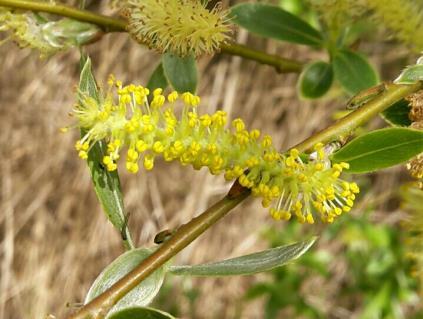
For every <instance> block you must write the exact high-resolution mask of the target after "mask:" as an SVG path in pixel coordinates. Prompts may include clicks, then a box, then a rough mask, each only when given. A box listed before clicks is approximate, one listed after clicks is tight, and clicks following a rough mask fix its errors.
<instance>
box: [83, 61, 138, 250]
mask: <svg viewBox="0 0 423 319" xmlns="http://www.w3.org/2000/svg"><path fill="white" fill-rule="evenodd" d="M81 64H83V67H82V70H81V75H80V82H79V91H80V92H81V93H85V94H88V95H89V96H90V97H92V98H94V99H96V100H97V101H99V94H98V88H97V84H96V81H95V78H94V75H93V73H92V70H91V60H90V58H88V57H87V58H86V57H83V58H81ZM85 133H86V132H84V131H81V136H84V135H85ZM105 152H106V145H105V143H104V142H101V141H100V142H97V143H96V144H95V145H94V146H93V147H92V148H91V150H90V151H89V152H88V159H87V163H88V167H89V169H90V173H91V178H92V181H93V184H94V189H95V192H96V194H97V198H98V199H99V201H100V203H101V205H102V207H103V209H104V212H105V213H106V216H107V218H108V219H109V220H110V222H111V223H112V224H113V226H114V227H116V228H117V229H118V231H119V232H122V235H123V237H124V238H123V240H124V244H125V246H126V247H127V248H131V247H133V243H132V239H131V236H130V233H129V230H128V227H127V225H126V218H125V210H124V206H123V197H122V190H121V186H120V181H119V175H118V173H117V171H114V172H109V171H107V170H106V169H105V168H104V166H103V165H102V158H103V154H105ZM122 230H123V231H122Z"/></svg>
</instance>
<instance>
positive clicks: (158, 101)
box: [151, 89, 166, 108]
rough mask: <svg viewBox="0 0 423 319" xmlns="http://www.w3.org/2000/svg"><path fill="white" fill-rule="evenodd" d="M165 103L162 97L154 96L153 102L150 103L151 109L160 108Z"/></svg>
mask: <svg viewBox="0 0 423 319" xmlns="http://www.w3.org/2000/svg"><path fill="white" fill-rule="evenodd" d="M156 90H157V89H156ZM156 90H155V91H156ZM165 101H166V99H165V97H164V95H154V98H153V101H151V107H153V108H157V107H161V106H163V104H164V103H165Z"/></svg>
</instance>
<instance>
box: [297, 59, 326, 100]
mask: <svg viewBox="0 0 423 319" xmlns="http://www.w3.org/2000/svg"><path fill="white" fill-rule="evenodd" d="M332 82H333V70H332V66H331V65H330V64H329V63H326V62H323V61H317V62H313V63H310V64H309V65H307V66H306V67H305V68H304V70H303V71H302V72H301V75H300V78H299V80H298V84H297V90H298V93H299V94H300V96H301V97H303V98H307V99H316V98H318V97H321V96H323V95H324V94H325V93H326V92H327V91H328V90H329V88H330V87H331V85H332Z"/></svg>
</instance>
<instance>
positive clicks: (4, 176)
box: [0, 33, 397, 319]
mask: <svg viewBox="0 0 423 319" xmlns="http://www.w3.org/2000/svg"><path fill="white" fill-rule="evenodd" d="M238 40H239V41H240V42H245V41H247V36H246V34H244V33H240V34H239V35H238ZM254 45H255V46H261V47H263V48H266V50H267V51H268V52H279V53H281V54H283V56H285V57H295V58H301V57H304V59H311V58H316V57H319V54H317V53H315V52H314V53H313V52H310V51H309V50H306V49H304V48H298V47H297V48H296V49H293V48H292V47H291V46H286V45H283V46H281V45H278V46H276V45H275V44H274V43H265V42H262V41H257V40H256V41H255V42H254ZM89 51H90V53H91V55H92V58H93V60H94V67H95V73H96V76H97V78H98V79H99V80H100V81H105V80H106V78H107V75H108V74H109V73H111V72H113V73H114V74H116V76H117V78H120V79H122V80H124V81H136V82H141V83H146V81H147V79H148V77H149V74H150V73H151V71H152V70H153V68H154V66H155V64H156V63H157V61H158V56H157V55H156V54H153V53H151V52H148V51H147V50H146V49H144V48H141V47H139V46H137V45H136V44H134V43H133V42H131V41H130V40H129V39H128V37H127V36H126V35H124V34H113V35H108V36H106V37H104V39H102V40H101V42H99V43H98V44H96V45H93V46H92V47H90V48H89ZM321 57H324V56H321ZM0 68H1V75H0V125H1V126H0V127H1V132H2V133H1V135H0V155H1V159H2V160H1V161H0V185H1V193H0V196H1V197H0V198H1V203H0V205H1V206H0V211H1V214H0V239H1V245H0V256H1V259H0V267H1V282H0V318H10V319H15V318H16V319H18V318H43V317H44V316H45V315H46V314H48V313H53V314H55V315H56V316H57V317H58V318H61V317H63V316H64V314H65V313H68V312H69V308H67V307H66V303H77V302H80V301H82V300H83V298H84V294H85V293H86V291H87V289H88V287H89V286H90V283H91V282H92V281H93V279H94V278H95V277H96V275H97V274H98V273H99V272H100V270H101V269H102V268H103V267H104V266H106V265H107V264H108V263H109V262H110V261H112V260H113V259H114V258H116V257H117V256H118V255H119V254H121V253H122V252H123V248H122V247H121V244H120V240H119V234H118V233H117V232H116V231H115V230H114V229H113V227H112V226H111V224H110V223H108V222H107V221H106V219H105V217H104V215H103V214H102V212H101V209H100V207H99V204H98V202H97V200H96V198H95V195H94V192H93V190H92V186H91V181H90V177H89V173H88V170H87V167H86V165H85V163H84V162H83V161H81V160H80V159H78V157H77V155H76V154H75V151H74V149H73V144H74V141H75V139H76V138H77V132H76V131H75V132H73V133H69V134H67V135H63V134H60V133H58V129H59V127H61V126H63V125H66V124H68V123H69V122H70V121H71V119H69V118H67V116H66V114H67V112H68V111H69V110H70V109H71V107H72V105H73V103H75V92H74V87H75V85H76V84H77V81H78V52H76V51H74V52H70V53H67V54H63V55H59V56H56V57H53V58H51V59H49V60H39V59H38V57H37V53H34V52H32V53H31V52H29V51H28V50H19V49H18V48H17V47H16V46H15V45H13V44H11V43H9V44H6V45H3V46H1V47H0ZM200 70H201V71H200V74H201V83H200V88H199V93H200V95H201V96H202V101H203V103H202V104H203V109H204V110H205V111H207V112H212V111H214V110H216V109H217V108H223V109H225V110H226V111H228V112H229V114H230V116H231V117H236V116H241V117H242V118H244V119H245V121H246V123H247V124H248V126H249V127H256V128H260V129H262V130H263V131H264V132H266V133H269V134H271V135H272V136H274V140H275V142H276V145H278V146H280V148H281V149H284V148H286V147H288V146H290V145H293V144H295V143H297V142H299V141H301V140H302V139H304V138H305V137H307V136H309V135H310V134H312V133H313V132H314V131H315V130H317V129H320V128H323V127H324V126H325V125H326V124H327V123H329V122H330V114H331V111H333V110H335V109H336V108H338V107H339V104H338V105H337V103H327V102H312V103H311V102H299V101H298V98H297V96H296V92H295V89H294V87H295V81H296V78H297V76H296V75H279V74H277V73H276V72H275V71H274V70H273V69H271V68H269V67H264V66H260V65H257V64H255V63H254V62H249V61H241V60H240V59H239V58H233V57H227V56H218V57H215V58H207V57H205V58H203V59H202V60H201V61H200ZM122 171H123V170H122ZM396 176H397V175H395V174H391V175H386V174H385V175H383V176H382V177H381V178H382V179H383V183H384V185H386V183H387V182H386V181H385V179H387V180H388V182H389V183H391V184H392V185H394V186H393V187H396V186H395V185H396V183H397V182H396V178H397V177H396ZM121 179H122V182H123V190H124V194H125V204H126V207H127V209H128V211H130V212H131V219H130V228H131V230H132V232H133V234H134V235H135V236H134V237H135V240H136V243H137V245H139V246H144V245H147V246H151V245H152V238H153V237H154V235H155V234H156V233H157V232H158V231H160V230H163V229H165V228H169V227H176V226H177V225H179V224H180V223H184V222H187V221H188V220H189V219H190V218H192V217H193V216H194V215H195V214H198V213H199V212H201V211H202V210H203V209H205V208H206V207H207V206H208V205H209V204H210V203H211V202H213V200H214V199H216V198H218V197H219V196H222V195H223V194H225V192H226V191H227V189H228V186H229V184H227V183H225V182H224V180H223V178H222V177H212V176H210V175H209V174H208V173H207V172H206V171H199V172H197V171H193V170H191V169H189V168H183V167H180V166H178V165H168V164H165V163H160V164H159V165H158V167H157V169H155V170H154V171H153V172H152V173H141V174H138V175H137V176H132V175H128V174H126V173H122V176H121ZM375 183H376V184H378V185H382V184H381V183H379V182H378V180H377V179H376V180H375ZM271 222H272V221H271V220H270V219H269V218H268V215H267V213H266V212H265V210H264V209H263V208H261V206H260V203H259V202H258V201H255V200H248V202H247V203H245V204H243V205H242V206H241V207H240V208H237V209H236V210H235V211H234V212H233V213H232V214H231V215H230V216H228V217H226V218H225V220H224V221H223V222H221V223H220V224H218V225H216V226H215V227H213V229H211V230H210V231H209V232H208V233H206V234H205V235H204V236H202V237H201V238H200V239H199V240H197V241H196V242H195V243H193V244H192V245H190V246H189V247H188V248H187V249H186V250H185V251H183V252H182V253H181V254H180V255H179V256H178V258H177V262H178V263H199V262H205V261H211V260H216V259H221V258H225V257H229V256H235V255H241V254H245V253H247V252H252V251H254V250H257V249H259V248H263V247H265V245H266V243H265V242H264V241H263V240H261V239H260V237H259V231H260V229H261V227H264V226H266V225H267V224H268V223H271ZM310 232H312V230H310ZM254 280H255V278H254V277H233V278H226V279H224V280H221V279H196V280H193V281H192V282H190V283H188V284H191V285H194V286H195V287H196V288H198V289H199V290H200V291H201V292H202V294H201V296H200V297H199V299H198V300H197V304H196V306H197V309H207V312H199V311H198V312H197V313H196V318H234V317H235V315H236V313H237V311H238V310H237V309H236V307H235V306H234V304H235V303H234V302H233V301H234V300H239V299H240V298H242V296H243V294H244V292H245V290H246V288H247V287H248V286H249V285H250V284H251V282H252V281H254ZM185 284H186V283H185ZM175 286H176V285H175ZM178 293H180V288H179V289H178V288H175V295H178ZM185 303H186V301H182V302H181V307H182V310H183V311H184V313H185V314H188V313H189V309H188V308H189V305H188V304H185ZM247 313H248V314H249V315H244V316H243V318H260V317H262V307H261V303H260V301H257V302H253V303H249V304H248V305H247V308H246V309H244V314H247Z"/></svg>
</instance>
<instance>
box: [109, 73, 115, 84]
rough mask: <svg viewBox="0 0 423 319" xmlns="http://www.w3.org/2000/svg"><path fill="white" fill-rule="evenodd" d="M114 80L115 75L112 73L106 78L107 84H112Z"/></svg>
mask: <svg viewBox="0 0 423 319" xmlns="http://www.w3.org/2000/svg"><path fill="white" fill-rule="evenodd" d="M115 81H116V78H115V76H114V75H113V74H110V75H109V78H108V79H107V84H108V85H110V86H112V85H113V84H114V83H115Z"/></svg>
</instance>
